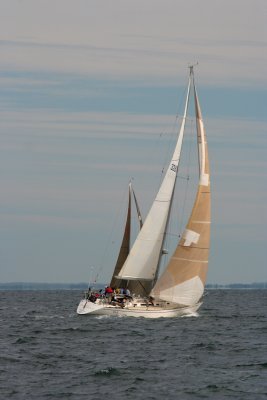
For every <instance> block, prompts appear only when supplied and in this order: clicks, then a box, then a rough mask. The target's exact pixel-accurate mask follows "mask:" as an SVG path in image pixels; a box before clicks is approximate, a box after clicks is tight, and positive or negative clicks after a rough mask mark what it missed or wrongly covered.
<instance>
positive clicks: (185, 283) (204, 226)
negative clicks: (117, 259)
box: [151, 84, 210, 305]
mask: <svg viewBox="0 0 267 400" xmlns="http://www.w3.org/2000/svg"><path fill="white" fill-rule="evenodd" d="M194 98H195V109H196V124H197V136H198V148H199V168H200V171H199V172H200V179H199V186H198V191H197V195H196V199H195V203H194V207H193V210H192V213H191V216H190V218H189V221H188V224H187V226H186V229H185V230H184V232H183V235H182V238H181V240H180V242H179V244H178V246H177V248H176V250H175V251H174V254H173V255H172V257H171V259H170V261H169V264H168V266H167V267H166V270H165V271H164V272H163V274H162V276H161V277H160V278H159V280H158V281H157V283H156V285H155V287H154V288H153V290H152V292H151V295H152V296H154V297H155V298H158V299H161V300H165V301H169V302H173V303H177V304H182V305H193V304H196V303H197V302H198V301H199V300H200V298H201V297H202V295H203V292H204V285H205V281H206V274H207V269H208V257H209V247H210V171H209V160H208V147H207V141H206V134H205V130H204V124H203V120H202V115H201V110H200V105H199V101H198V96H197V93H196V89H195V84H194Z"/></svg>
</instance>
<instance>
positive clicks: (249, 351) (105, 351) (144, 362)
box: [0, 290, 267, 400]
mask: <svg viewBox="0 0 267 400" xmlns="http://www.w3.org/2000/svg"><path fill="white" fill-rule="evenodd" d="M80 297H81V293H80V292H79V291H27V292H24V291H18V292H12V291H2V292H0V322H1V330H0V348H1V353H0V398H1V400H2V399H14V400H15V399H16V400H23V399H27V400H31V399H34V400H35V399H38V400H44V399H72V400H76V399H77V400H79V399H88V400H91V399H94V400H98V399H101V400H103V398H108V399H116V400H120V399H128V400H138V399H146V400H154V399H155V400H156V399H167V398H171V399H185V400H186V399H242V400H246V399H251V400H254V399H256V400H257V399H266V398H267V322H266V321H267V318H266V317H267V290H210V291H208V292H207V296H206V297H205V301H204V304H203V306H202V308H201V309H200V311H199V316H198V317H184V318H172V319H157V320H147V319H143V318H129V317H128V318H127V317H122V318H118V317H92V316H91V317H89V316H78V315H76V307H77V304H78V302H79V299H80Z"/></svg>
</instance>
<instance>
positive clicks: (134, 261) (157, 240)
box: [117, 72, 191, 288]
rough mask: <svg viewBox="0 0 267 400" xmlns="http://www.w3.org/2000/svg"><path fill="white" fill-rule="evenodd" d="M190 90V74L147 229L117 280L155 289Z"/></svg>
mask: <svg viewBox="0 0 267 400" xmlns="http://www.w3.org/2000/svg"><path fill="white" fill-rule="evenodd" d="M190 88H191V72H190V76H189V82H188V87H187V96H186V102H185V109H184V115H183V119H182V124H181V128H180V133H179V136H178V139H177V142H176V146H175V149H174V153H173V156H172V159H171V162H170V164H169V167H168V169H167V172H166V174H165V177H164V179H163V181H162V183H161V186H160V188H159V191H158V194H157V196H156V198H155V200H154V202H153V204H152V206H151V208H150V211H149V213H148V215H147V218H146V220H145V222H144V225H143V227H142V229H141V231H140V232H139V234H138V236H137V238H136V240H135V242H134V244H133V246H132V249H131V251H130V253H129V255H128V257H127V259H126V261H125V263H124V265H123V267H122V269H121V271H120V272H119V274H118V276H117V278H120V279H126V280H139V281H140V280H147V281H149V282H150V285H151V286H150V288H152V284H153V281H154V280H155V277H156V276H157V271H158V267H159V260H160V257H161V250H162V243H163V239H164V235H165V231H166V224H167V222H168V217H169V211H170V206H171V201H172V197H173V191H174V186H175V180H176V175H177V170H178V165H179V161H180V153H181V148H182V142H183V136H184V128H185V120H186V115H187V109H188V100H189V93H190Z"/></svg>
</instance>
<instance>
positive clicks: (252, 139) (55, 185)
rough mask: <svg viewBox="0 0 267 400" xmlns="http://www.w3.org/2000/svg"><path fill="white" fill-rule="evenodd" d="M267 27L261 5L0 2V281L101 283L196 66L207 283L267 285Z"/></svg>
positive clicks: (238, 0) (257, 1) (244, 1)
mask: <svg viewBox="0 0 267 400" xmlns="http://www.w3.org/2000/svg"><path fill="white" fill-rule="evenodd" d="M266 21H267V2H266V1H265V0H253V1H252V0H251V1H248V0H235V1H233V0H231V1H230V0H224V1H216V0H202V1H196V0H195V1H194V0H191V1H179V0H142V1H141V0H112V1H110V0H75V1H74V0H53V1H52V0H17V1H15V0H0V121H1V122H0V185H1V196H0V281H1V282H12V281H31V282H36V281H39V282H81V281H88V279H89V278H90V277H91V275H94V274H95V273H96V271H97V268H98V267H101V274H100V279H101V280H102V281H103V282H108V280H109V278H110V275H111V272H112V268H113V265H114V262H115V257H116V252H117V251H118V246H119V242H120V238H121V234H122V227H120V225H119V224H117V222H114V221H116V218H118V219H119V218H120V217H118V215H119V214H120V215H121V218H123V212H120V213H119V211H123V210H124V207H125V204H124V200H125V199H126V196H125V193H126V191H127V184H128V181H129V179H130V178H131V177H133V178H134V185H135V188H136V192H137V195H138V198H139V202H140V206H141V207H142V209H143V210H144V211H145V212H146V211H147V208H148V205H149V204H150V203H151V201H152V198H153V195H154V194H155V190H156V188H155V187H154V186H155V185H153V184H154V183H156V182H158V181H157V179H158V178H159V176H160V172H161V168H162V165H158V164H159V163H158V159H159V156H158V155H159V153H157V151H158V150H159V146H158V143H159V138H161V136H162V135H161V134H162V132H165V131H166V132H169V131H171V127H172V123H173V121H174V119H175V115H176V113H177V109H178V105H179V102H180V101H181V100H182V99H183V95H184V89H185V86H186V83H187V76H188V68H187V67H188V64H189V63H195V62H198V63H199V65H198V67H197V68H196V71H195V74H196V81H197V86H198V93H199V97H200V102H201V105H202V112H203V116H204V120H205V125H206V131H207V136H208V141H209V151H210V161H211V173H212V175H211V179H212V241H211V256H210V265H209V274H208V282H210V283H215V282H217V283H229V282H258V281H267V268H266V259H267V251H266V247H267V231H266V222H267V221H266V219H267V218H266V215H267V207H266V204H267V198H266V197H267V196H266V192H267V179H266V174H267V152H266V150H267V116H266V109H267V106H266V104H267V95H266V89H267V74H266V71H267V62H266V58H267V51H266V50H267V32H266V25H267V24H266ZM163 136H164V135H163ZM160 140H161V139H160ZM157 146H158V147H157ZM160 148H161V144H160ZM120 222H121V223H122V220H121V221H120ZM116 224H117V225H116ZM114 227H116V228H114ZM110 243H111V245H110ZM92 267H93V269H92Z"/></svg>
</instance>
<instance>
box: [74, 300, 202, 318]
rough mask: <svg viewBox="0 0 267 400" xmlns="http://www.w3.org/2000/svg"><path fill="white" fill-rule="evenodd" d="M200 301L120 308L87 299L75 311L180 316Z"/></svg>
mask: <svg viewBox="0 0 267 400" xmlns="http://www.w3.org/2000/svg"><path fill="white" fill-rule="evenodd" d="M200 306H201V303H198V304H195V305H194V306H188V307H177V308H167V307H158V306H147V307H146V306H137V307H134V306H126V307H124V308H121V307H119V306H112V305H107V304H101V303H98V304H96V303H92V302H91V301H88V300H85V299H83V300H81V301H80V303H79V305H78V308H77V313H78V314H79V315H88V314H90V315H107V316H116V317H122V316H126V317H143V318H172V317H179V316H180V317H181V316H186V315H192V314H194V313H195V312H196V311H197V310H198V308H199V307H200Z"/></svg>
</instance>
